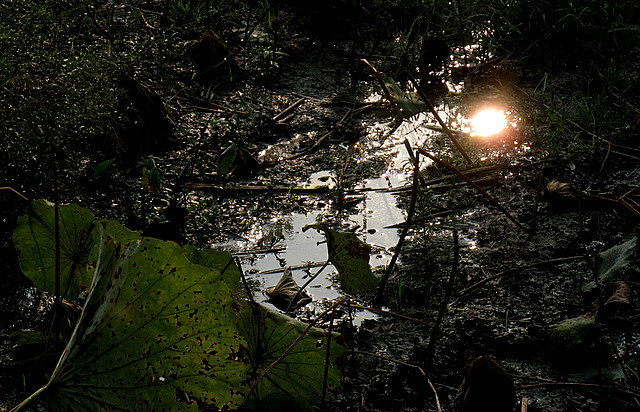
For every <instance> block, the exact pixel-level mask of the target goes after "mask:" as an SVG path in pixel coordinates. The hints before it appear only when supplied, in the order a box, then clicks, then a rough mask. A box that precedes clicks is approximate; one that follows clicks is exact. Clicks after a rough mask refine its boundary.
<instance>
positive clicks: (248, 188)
mask: <svg viewBox="0 0 640 412" xmlns="http://www.w3.org/2000/svg"><path fill="white" fill-rule="evenodd" d="M186 188H187V189H191V190H202V191H207V192H231V193H249V192H264V193H303V194H316V193H328V192H329V191H330V190H331V189H330V188H329V187H328V186H320V187H287V186H258V185H245V186H221V185H211V184H207V183H191V184H188V185H186Z"/></svg>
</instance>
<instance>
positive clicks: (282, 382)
mask: <svg viewBox="0 0 640 412" xmlns="http://www.w3.org/2000/svg"><path fill="white" fill-rule="evenodd" d="M236 308H237V313H238V321H239V327H240V330H241V332H242V333H243V335H244V337H245V339H246V341H247V344H248V347H247V353H246V358H247V361H248V362H249V364H250V367H251V376H254V377H256V376H258V375H259V374H260V373H262V372H263V371H264V370H265V368H267V367H268V366H269V365H271V364H272V363H273V362H274V361H276V360H277V359H278V358H279V357H280V356H281V355H282V354H283V353H284V352H285V351H286V350H287V348H288V347H289V346H290V345H291V344H292V343H293V342H294V341H295V340H296V339H297V338H298V337H299V336H300V334H301V333H302V332H303V331H304V330H305V328H306V327H307V326H308V325H307V324H305V323H303V322H300V321H296V320H294V319H291V318H289V317H287V316H285V315H282V314H279V313H277V312H275V311H272V310H269V309H267V308H265V307H263V306H259V305H251V304H249V303H248V302H241V303H239V304H238V305H237V306H236ZM334 337H335V336H334ZM330 349H331V353H330V364H331V365H332V366H330V367H329V371H328V380H327V384H328V388H329V394H331V392H332V391H335V390H337V389H338V388H339V387H340V372H339V370H338V369H337V368H336V367H335V366H334V362H335V361H336V360H337V359H338V358H339V357H340V356H342V355H343V354H344V352H345V350H346V349H345V348H344V347H343V346H341V345H339V344H338V343H337V342H335V340H332V341H331V344H330ZM326 350H327V334H326V332H325V331H323V330H321V329H318V328H311V329H310V330H309V332H308V334H307V335H305V336H304V337H303V339H302V340H301V341H300V342H298V344H297V345H296V346H295V347H294V348H293V350H292V351H291V353H290V354H289V355H288V356H287V357H285V358H284V359H283V360H282V362H280V363H279V364H278V365H276V366H275V367H274V368H272V369H271V370H269V372H267V374H266V375H265V377H264V378H263V379H262V380H261V381H260V382H259V383H258V386H257V388H256V390H255V392H254V393H253V396H252V397H251V401H250V402H249V405H247V406H249V407H250V408H252V409H254V410H261V411H263V410H283V409H282V408H284V407H285V406H295V409H294V410H296V411H298V410H312V409H311V404H313V403H317V402H318V400H319V399H320V397H321V394H322V387H323V377H324V363H325V356H326ZM252 380H253V379H252Z"/></svg>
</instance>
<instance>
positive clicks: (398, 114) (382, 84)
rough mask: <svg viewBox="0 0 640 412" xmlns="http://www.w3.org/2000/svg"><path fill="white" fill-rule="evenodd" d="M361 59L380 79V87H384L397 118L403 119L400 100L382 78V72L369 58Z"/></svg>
mask: <svg viewBox="0 0 640 412" xmlns="http://www.w3.org/2000/svg"><path fill="white" fill-rule="evenodd" d="M360 61H361V62H362V63H364V64H366V65H367V66H368V67H369V68H370V69H371V71H372V72H373V75H374V76H375V77H376V80H378V83H379V84H380V87H382V92H383V93H384V96H385V97H386V98H387V100H388V101H389V104H391V107H392V108H393V112H394V113H395V115H396V117H397V119H398V120H400V119H402V117H403V116H402V110H400V107H398V102H396V99H395V98H394V97H393V94H391V91H390V90H389V88H388V87H387V85H386V84H385V82H384V79H383V78H382V74H381V73H380V72H379V71H378V69H376V68H375V67H374V66H373V65H372V64H371V63H369V61H367V59H360Z"/></svg>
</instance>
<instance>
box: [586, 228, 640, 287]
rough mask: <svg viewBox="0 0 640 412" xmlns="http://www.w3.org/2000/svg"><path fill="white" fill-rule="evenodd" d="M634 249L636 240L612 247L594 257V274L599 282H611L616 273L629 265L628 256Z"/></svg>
mask: <svg viewBox="0 0 640 412" xmlns="http://www.w3.org/2000/svg"><path fill="white" fill-rule="evenodd" d="M635 247H636V238H635V237H634V238H632V239H630V240H628V241H626V242H624V243H622V244H620V245H617V246H613V247H611V248H609V249H607V250H605V251H604V252H601V253H598V256H597V257H596V274H597V275H598V278H599V279H600V281H601V282H608V281H611V280H613V278H614V277H615V274H616V272H618V271H619V270H620V269H622V268H623V267H625V266H626V265H627V264H628V263H629V255H630V254H631V252H632V251H633V249H634V248H635Z"/></svg>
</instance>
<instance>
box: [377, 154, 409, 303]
mask: <svg viewBox="0 0 640 412" xmlns="http://www.w3.org/2000/svg"><path fill="white" fill-rule="evenodd" d="M419 176H420V152H418V151H417V152H416V154H415V164H414V166H413V188H412V190H411V202H410V204H409V211H408V212H407V224H406V225H405V226H404V228H402V233H401V234H400V238H399V239H398V244H397V245H396V248H395V250H394V251H393V256H392V257H391V261H390V262H389V266H387V270H386V272H385V273H384V275H383V276H382V279H380V282H379V283H378V290H377V291H376V297H375V298H374V300H373V306H381V304H382V299H383V296H384V289H385V287H386V285H387V282H388V281H389V277H390V276H391V273H393V268H394V267H395V264H396V261H397V260H398V256H399V255H400V251H401V250H402V245H403V243H404V239H405V237H406V236H407V233H409V228H410V227H411V220H413V215H414V213H415V210H416V201H417V199H418V181H419Z"/></svg>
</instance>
